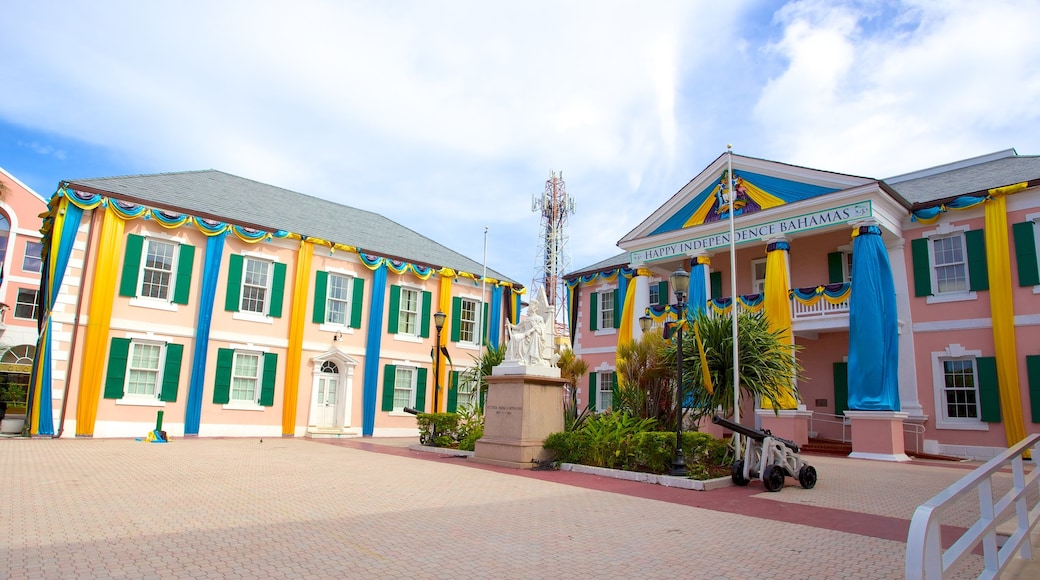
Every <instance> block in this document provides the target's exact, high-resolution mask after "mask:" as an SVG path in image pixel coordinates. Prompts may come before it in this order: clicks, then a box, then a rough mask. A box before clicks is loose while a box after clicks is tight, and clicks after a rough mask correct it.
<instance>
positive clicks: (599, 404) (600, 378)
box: [596, 370, 614, 413]
mask: <svg viewBox="0 0 1040 580" xmlns="http://www.w3.org/2000/svg"><path fill="white" fill-rule="evenodd" d="M596 373H597V374H596V411H597V412H600V413H602V412H604V411H609V410H610V406H611V405H612V404H613V403H614V371H613V370H608V371H596ZM604 384H606V386H605V387H604Z"/></svg>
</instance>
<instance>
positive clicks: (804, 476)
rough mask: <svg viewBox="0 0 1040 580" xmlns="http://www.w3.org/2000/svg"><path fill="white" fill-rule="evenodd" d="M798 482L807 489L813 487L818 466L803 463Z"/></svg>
mask: <svg viewBox="0 0 1040 580" xmlns="http://www.w3.org/2000/svg"><path fill="white" fill-rule="evenodd" d="M798 483H800V484H802V487H804V488H805V489H812V488H813V487H814V486H815V485H816V468H815V467H813V466H812V465H803V466H802V468H801V469H799V470H798Z"/></svg>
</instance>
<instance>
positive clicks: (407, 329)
mask: <svg viewBox="0 0 1040 580" xmlns="http://www.w3.org/2000/svg"><path fill="white" fill-rule="evenodd" d="M397 316H398V318H397V329H398V330H399V331H400V332H401V334H412V335H415V334H419V333H418V322H419V291H418V290H415V289H413V288H401V308H400V310H398V313H397Z"/></svg>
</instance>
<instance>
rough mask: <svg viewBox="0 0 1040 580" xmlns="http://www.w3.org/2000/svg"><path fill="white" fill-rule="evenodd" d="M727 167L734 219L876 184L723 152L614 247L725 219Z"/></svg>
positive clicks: (864, 179) (841, 175) (842, 175)
mask: <svg viewBox="0 0 1040 580" xmlns="http://www.w3.org/2000/svg"><path fill="white" fill-rule="evenodd" d="M730 168H732V171H733V175H734V177H735V180H736V181H735V184H736V185H735V190H736V201H735V202H734V204H733V205H734V214H733V215H734V217H735V218H741V217H746V216H750V215H753V214H756V213H759V212H769V211H770V210H774V209H778V208H782V207H783V206H785V205H787V204H791V203H797V202H800V201H805V200H809V199H813V198H817V197H821V196H825V195H829V194H832V193H835V192H838V191H842V190H846V189H849V188H852V187H857V186H861V185H864V184H868V183H872V182H874V181H875V180H873V179H869V178H866V177H855V176H851V175H844V174H840V173H832V172H828V171H820V170H817V169H809V168H806V167H798V166H794V165H788V164H784V163H778V162H775V161H766V160H764V159H756V158H753V157H744V156H741V155H735V154H733V155H730V154H727V153H724V154H722V155H721V156H719V158H718V159H716V160H715V161H714V162H712V164H711V165H709V166H708V167H706V168H705V169H704V170H703V171H701V172H700V173H699V174H698V175H697V177H695V178H693V179H692V180H690V182H689V183H687V184H686V185H685V186H684V187H683V188H682V189H680V190H679V191H678V192H677V193H676V194H675V195H673V196H672V197H671V199H669V200H668V201H667V202H665V204H664V205H662V206H661V207H659V208H658V209H657V210H656V211H655V212H654V213H653V214H651V215H650V217H648V218H647V219H646V220H644V221H643V223H641V224H639V226H638V227H636V228H635V229H634V230H632V231H631V232H629V233H628V234H627V235H625V237H623V238H621V240H620V241H619V242H618V245H619V246H621V247H623V248H624V247H626V246H627V245H630V243H631V242H634V241H636V240H642V239H645V238H652V237H656V236H661V235H668V234H669V233H673V232H677V231H679V230H683V229H686V228H696V227H698V226H706V225H711V224H712V223H714V222H718V221H721V220H726V219H728V218H729V203H728V197H727V196H726V195H725V194H726V192H725V190H724V188H723V185H724V184H725V182H726V176H727V175H728V172H729V170H730Z"/></svg>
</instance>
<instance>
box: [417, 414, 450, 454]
mask: <svg viewBox="0 0 1040 580" xmlns="http://www.w3.org/2000/svg"><path fill="white" fill-rule="evenodd" d="M415 420H416V425H417V426H418V427H419V442H420V443H422V444H423V445H430V446H433V447H456V446H458V437H457V435H456V433H457V431H458V425H459V416H458V414H456V413H419V414H418V415H416V416H415Z"/></svg>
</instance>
